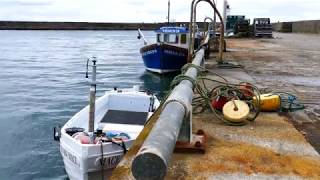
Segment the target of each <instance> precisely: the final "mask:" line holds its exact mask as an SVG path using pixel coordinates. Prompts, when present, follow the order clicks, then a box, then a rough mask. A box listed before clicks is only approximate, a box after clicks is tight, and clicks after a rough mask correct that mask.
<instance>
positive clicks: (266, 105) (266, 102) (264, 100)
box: [253, 94, 281, 111]
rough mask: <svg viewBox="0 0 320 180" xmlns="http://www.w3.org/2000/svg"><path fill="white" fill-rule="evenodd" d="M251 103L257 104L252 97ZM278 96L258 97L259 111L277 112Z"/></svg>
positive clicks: (264, 95) (266, 95)
mask: <svg viewBox="0 0 320 180" xmlns="http://www.w3.org/2000/svg"><path fill="white" fill-rule="evenodd" d="M253 103H254V104H255V105H257V104H258V102H257V98H256V97H253ZM280 105H281V102H280V96H279V95H273V94H261V95H260V110H261V111H277V110H278V109H279V108H280Z"/></svg>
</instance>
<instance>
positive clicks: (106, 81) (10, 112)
mask: <svg viewBox="0 0 320 180" xmlns="http://www.w3.org/2000/svg"><path fill="white" fill-rule="evenodd" d="M145 35H146V37H147V38H148V39H152V40H153V39H154V33H153V32H146V33H145ZM136 36H137V32H136V31H0V123H1V124H0V139H1V143H0V179H3V180H6V179H19V180H22V179H65V178H67V175H66V173H65V171H64V166H63V162H62V158H61V156H60V153H59V144H58V143H56V142H55V141H53V131H52V128H53V127H54V126H57V125H63V124H64V123H65V122H66V121H67V120H68V119H69V118H70V117H71V116H72V115H73V114H75V113H76V112H77V111H79V110H80V109H82V108H83V107H84V106H85V105H86V104H87V103H88V94H89V87H88V85H87V84H86V80H85V65H86V59H87V58H88V57H91V56H96V57H97V58H98V75H97V78H98V80H99V81H100V82H101V84H99V85H98V95H102V93H103V92H104V91H106V90H109V89H111V88H112V87H114V86H116V87H121V88H127V87H132V86H133V85H137V84H139V85H141V86H142V88H145V89H149V90H151V91H153V92H154V93H156V94H157V95H159V96H160V97H161V96H163V94H164V92H165V91H166V90H168V84H169V83H170V80H171V79H172V77H173V75H170V76H159V75H156V74H153V73H149V72H146V71H145V69H144V66H143V62H142V59H141V57H140V54H139V49H140V47H141V46H142V45H143V43H142V41H139V40H137V38H136Z"/></svg>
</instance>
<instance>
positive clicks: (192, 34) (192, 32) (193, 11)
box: [188, 0, 224, 63]
mask: <svg viewBox="0 0 320 180" xmlns="http://www.w3.org/2000/svg"><path fill="white" fill-rule="evenodd" d="M195 1H196V0H193V1H192V3H191V17H190V24H189V31H190V33H189V38H190V40H189V41H190V44H189V53H188V60H190V59H191V57H192V55H193V50H194V48H193V45H194V38H195V29H194V26H195V22H196V6H197V5H198V3H199V2H201V1H205V2H207V3H209V4H210V6H211V7H212V8H213V10H214V14H217V15H218V17H219V19H220V22H221V28H220V43H219V55H218V63H222V62H223V49H224V48H223V47H224V26H223V24H224V23H223V22H224V21H223V18H222V16H221V14H220V13H219V11H218V9H217V7H216V5H215V4H214V3H213V2H211V1H210V0H197V2H196V4H195Z"/></svg>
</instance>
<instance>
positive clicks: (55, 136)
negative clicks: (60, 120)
mask: <svg viewBox="0 0 320 180" xmlns="http://www.w3.org/2000/svg"><path fill="white" fill-rule="evenodd" d="M60 138H61V129H60V127H54V128H53V139H54V140H55V141H60Z"/></svg>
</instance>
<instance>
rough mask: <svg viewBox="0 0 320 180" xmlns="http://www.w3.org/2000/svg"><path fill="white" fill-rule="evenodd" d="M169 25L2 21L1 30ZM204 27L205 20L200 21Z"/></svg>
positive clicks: (131, 28)
mask: <svg viewBox="0 0 320 180" xmlns="http://www.w3.org/2000/svg"><path fill="white" fill-rule="evenodd" d="M165 25H167V23H166V22H163V23H143V22H142V23H100V22H31V21H30V22H28V21H0V30H137V29H138V28H140V29H141V30H155V29H158V28H159V27H162V26H165ZM170 25H173V26H180V25H185V26H186V27H188V26H189V22H174V23H170ZM198 25H199V27H200V28H202V27H204V23H203V22H199V23H198Z"/></svg>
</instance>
